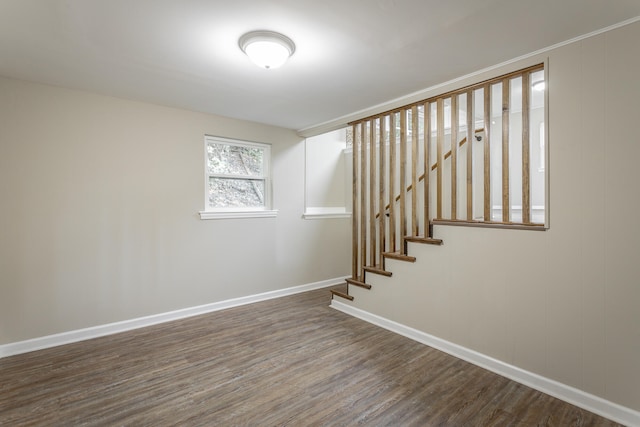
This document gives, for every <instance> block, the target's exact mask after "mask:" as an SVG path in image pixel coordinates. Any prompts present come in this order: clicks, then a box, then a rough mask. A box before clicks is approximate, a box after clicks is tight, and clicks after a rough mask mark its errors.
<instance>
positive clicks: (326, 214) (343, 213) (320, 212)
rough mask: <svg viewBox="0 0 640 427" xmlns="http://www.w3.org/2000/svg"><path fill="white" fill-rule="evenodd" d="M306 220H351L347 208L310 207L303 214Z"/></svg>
mask: <svg viewBox="0 0 640 427" xmlns="http://www.w3.org/2000/svg"><path fill="white" fill-rule="evenodd" d="M302 217H303V218H304V219H325V218H351V212H347V208H345V207H308V208H307V209H306V210H305V211H304V213H303V214H302Z"/></svg>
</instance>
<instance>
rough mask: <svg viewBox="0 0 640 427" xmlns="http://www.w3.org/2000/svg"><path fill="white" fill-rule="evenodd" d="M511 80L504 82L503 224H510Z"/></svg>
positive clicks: (506, 79) (504, 80)
mask: <svg viewBox="0 0 640 427" xmlns="http://www.w3.org/2000/svg"><path fill="white" fill-rule="evenodd" d="M510 213H511V202H510V195H509V79H508V78H505V79H503V80H502V222H509V218H510V216H511V215H510Z"/></svg>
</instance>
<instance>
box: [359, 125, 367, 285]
mask: <svg viewBox="0 0 640 427" xmlns="http://www.w3.org/2000/svg"><path fill="white" fill-rule="evenodd" d="M360 126H361V128H362V132H361V133H360V134H361V135H362V144H361V149H360V260H361V261H360V275H359V276H358V277H359V278H360V279H361V280H364V267H365V266H366V265H367V192H366V188H367V173H366V169H367V167H366V165H367V123H366V122H362V123H360Z"/></svg>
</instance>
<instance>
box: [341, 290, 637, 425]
mask: <svg viewBox="0 0 640 427" xmlns="http://www.w3.org/2000/svg"><path fill="white" fill-rule="evenodd" d="M331 307H332V308H335V309H336V310H339V311H342V312H343V313H346V314H349V315H351V316H353V317H357V318H359V319H362V320H364V321H366V322H369V323H372V324H374V325H377V326H380V327H382V328H384V329H387V330H389V331H392V332H395V333H397V334H400V335H403V336H405V337H407V338H410V339H412V340H414V341H417V342H419V343H422V344H425V345H428V346H430V347H433V348H436V349H438V350H441V351H444V352H445V353H448V354H450V355H452V356H455V357H457V358H459V359H462V360H465V361H467V362H469V363H472V364H474V365H477V366H480V367H481V368H484V369H487V370H489V371H491V372H495V373H496V374H499V375H502V376H504V377H507V378H509V379H511V380H513V381H516V382H519V383H521V384H524V385H526V386H528V387H531V388H533V389H535V390H538V391H541V392H543V393H546V394H549V395H551V396H553V397H556V398H558V399H561V400H564V401H565V402H568V403H570V404H572V405H575V406H578V407H580V408H583V409H586V410H587V411H590V412H593V413H595V414H598V415H601V416H603V417H605V418H608V419H610V420H613V421H616V422H618V423H621V424H624V425H627V426H640V412H638V411H635V410H633V409H631V408H627V407H625V406H622V405H618V404H617V403H613V402H610V401H608V400H605V399H602V398H601V397H598V396H594V395H592V394H589V393H587V392H584V391H582V390H579V389H577V388H574V387H571V386H568V385H566V384H562V383H559V382H557V381H554V380H551V379H549V378H545V377H543V376H541V375H538V374H534V373H532V372H529V371H525V370H524V369H521V368H518V367H516V366H513V365H509V364H508V363H505V362H502V361H500V360H497V359H494V358H492V357H489V356H486V355H484V354H482V353H478V352H477V351H474V350H470V349H468V348H465V347H462V346H460V345H458V344H454V343H452V342H449V341H446V340H443V339H441V338H438V337H435V336H433V335H429V334H427V333H425V332H422V331H419V330H417V329H413V328H410V327H408V326H405V325H402V324H400V323H397V322H394V321H392V320H389V319H385V318H384V317H380V316H378V315H375V314H372V313H369V312H367V311H364V310H361V309H359V308H356V307H353V306H351V305H349V304H345V303H343V302H340V301H337V300H335V299H334V300H332V301H331Z"/></svg>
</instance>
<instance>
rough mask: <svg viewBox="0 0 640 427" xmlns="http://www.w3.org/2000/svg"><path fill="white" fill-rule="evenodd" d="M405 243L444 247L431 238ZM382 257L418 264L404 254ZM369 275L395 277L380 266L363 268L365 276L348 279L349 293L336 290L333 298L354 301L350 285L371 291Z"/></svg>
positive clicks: (384, 255)
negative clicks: (367, 280) (367, 275)
mask: <svg viewBox="0 0 640 427" xmlns="http://www.w3.org/2000/svg"><path fill="white" fill-rule="evenodd" d="M405 241H407V242H413V243H422V244H427V245H442V244H443V242H442V240H441V239H434V238H430V237H412V236H407V237H405ZM382 257H383V258H384V259H386V258H389V259H395V260H398V261H404V262H416V257H414V256H411V255H407V254H403V253H400V252H384V253H383V254H382ZM367 273H371V274H379V275H382V276H386V277H391V276H392V275H393V272H391V271H389V270H386V269H384V268H381V267H380V266H379V265H377V266H365V267H364V268H363V275H362V276H360V277H352V278H350V279H346V280H345V282H346V285H347V292H346V293H345V292H342V291H338V290H335V289H332V290H331V297H332V298H333V297H339V298H343V299H346V300H348V301H353V295H350V294H349V285H351V286H358V287H360V288H364V289H371V285H370V284H369V283H367V282H366V274H367Z"/></svg>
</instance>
